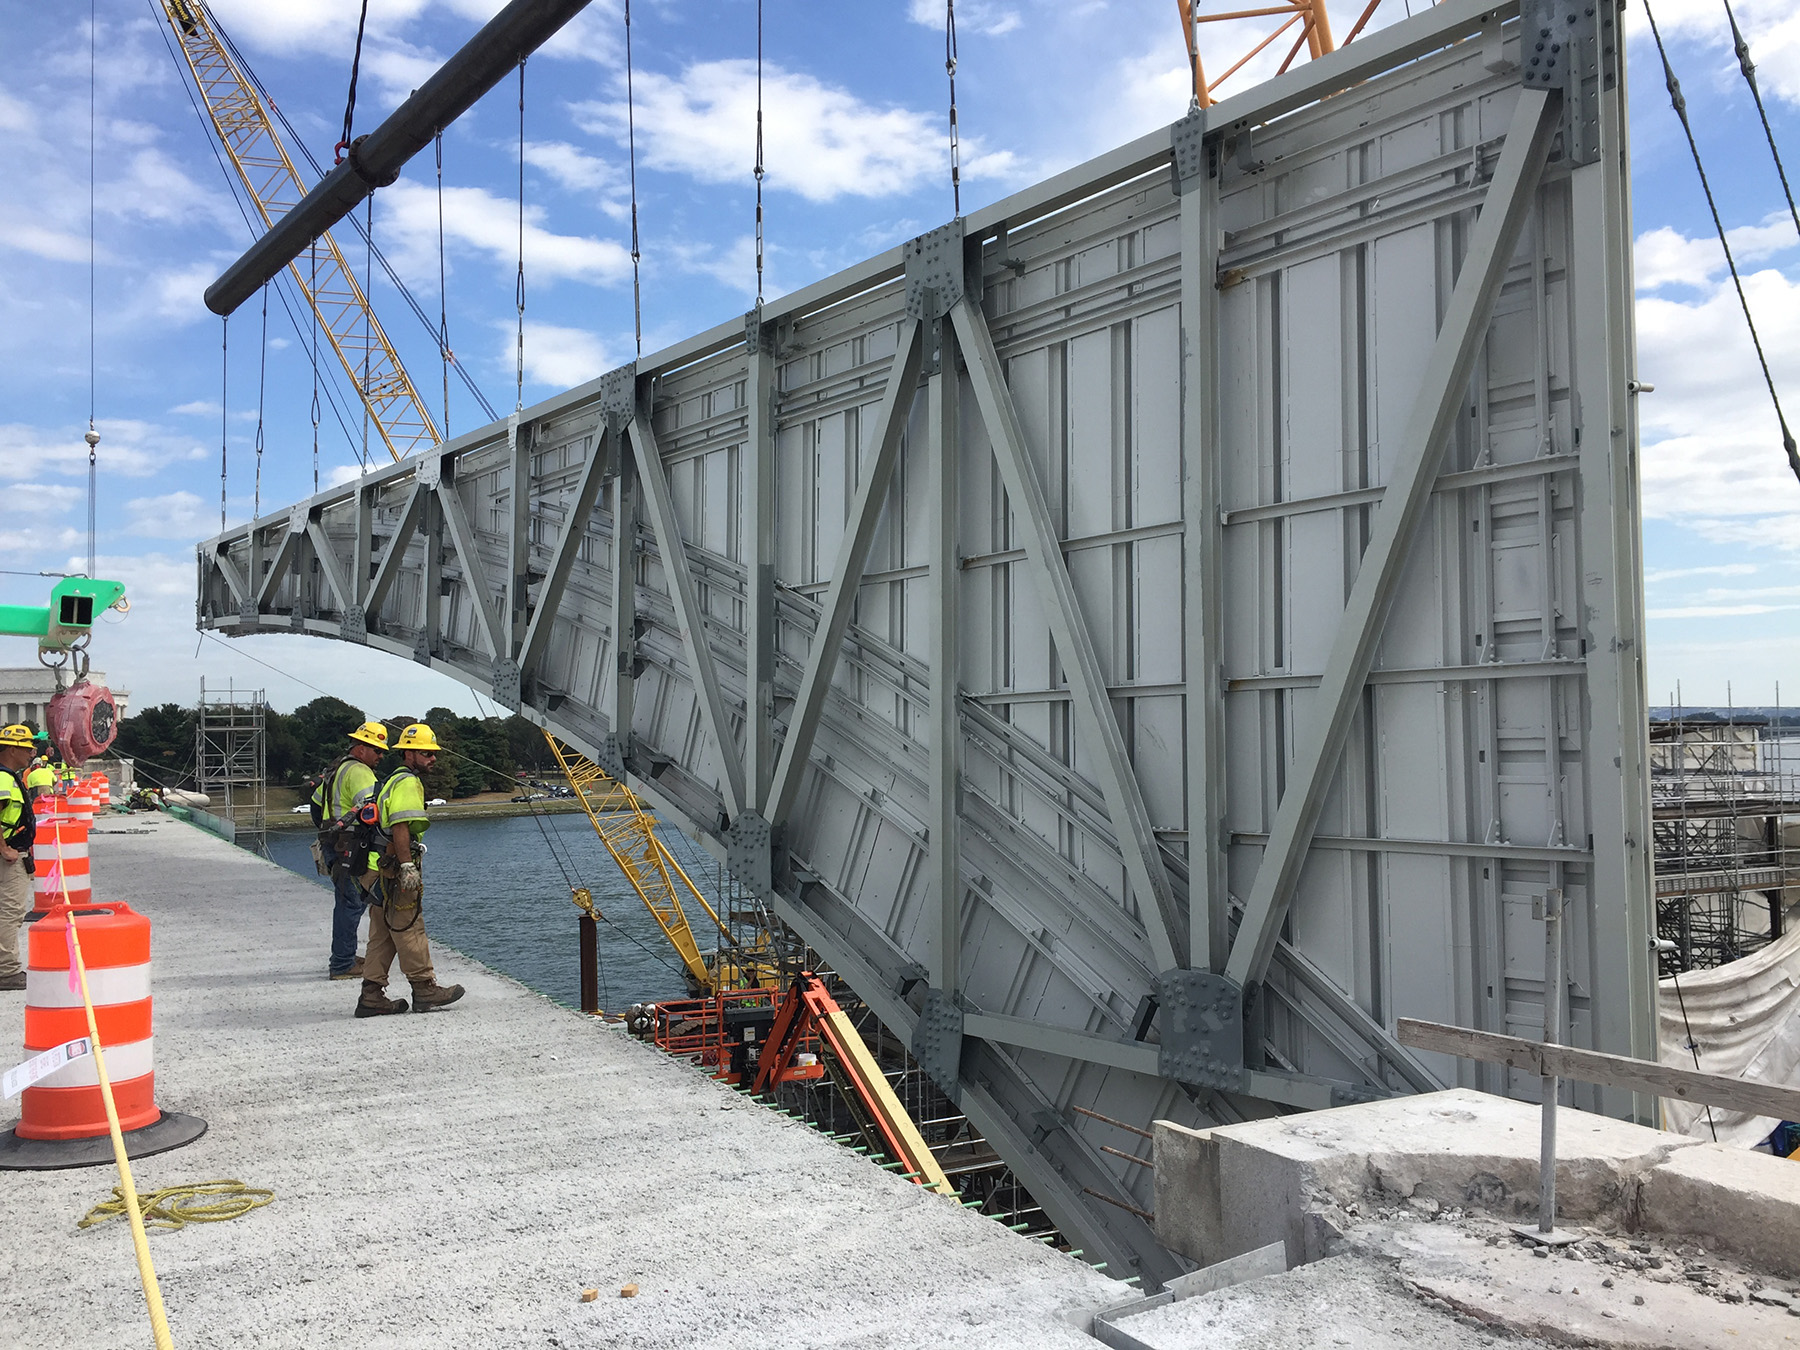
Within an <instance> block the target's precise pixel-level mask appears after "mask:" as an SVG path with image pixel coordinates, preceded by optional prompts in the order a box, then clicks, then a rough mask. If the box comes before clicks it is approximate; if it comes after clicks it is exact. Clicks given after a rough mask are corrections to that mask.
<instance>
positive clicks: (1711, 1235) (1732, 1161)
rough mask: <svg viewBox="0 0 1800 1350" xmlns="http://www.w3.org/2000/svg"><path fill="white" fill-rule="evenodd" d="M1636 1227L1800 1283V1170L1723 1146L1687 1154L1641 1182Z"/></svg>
mask: <svg viewBox="0 0 1800 1350" xmlns="http://www.w3.org/2000/svg"><path fill="white" fill-rule="evenodd" d="M1638 1220H1639V1223H1640V1224H1641V1226H1642V1227H1643V1229H1644V1230H1645V1231H1647V1232H1656V1233H1671V1234H1675V1233H1682V1234H1689V1235H1692V1236H1694V1237H1700V1238H1705V1239H1706V1240H1707V1241H1708V1243H1709V1244H1710V1245H1711V1246H1713V1247H1714V1248H1723V1249H1724V1250H1726V1251H1729V1252H1731V1253H1733V1254H1734V1255H1737V1256H1740V1257H1743V1258H1744V1259H1746V1260H1748V1261H1753V1262H1755V1263H1756V1264H1757V1265H1760V1266H1763V1267H1765V1268H1766V1269H1768V1270H1771V1271H1774V1272H1776V1273H1777V1274H1781V1275H1787V1276H1795V1275H1800V1162H1791V1161H1789V1160H1788V1159H1786V1158H1776V1157H1773V1156H1771V1155H1770V1154H1767V1153H1755V1152H1752V1151H1750V1150H1748V1149H1742V1148H1733V1147H1731V1146H1730V1145H1728V1144H1714V1143H1710V1142H1709V1143H1701V1144H1697V1145H1696V1146H1695V1147H1693V1148H1684V1149H1682V1150H1680V1151H1679V1152H1677V1153H1673V1154H1671V1155H1670V1156H1669V1158H1668V1159H1667V1160H1666V1161H1665V1162H1663V1163H1662V1164H1661V1165H1660V1166H1658V1167H1656V1168H1654V1169H1652V1170H1651V1171H1650V1172H1649V1173H1648V1174H1647V1175H1646V1176H1645V1177H1644V1179H1643V1188H1642V1192H1641V1194H1640V1197H1639V1202H1638Z"/></svg>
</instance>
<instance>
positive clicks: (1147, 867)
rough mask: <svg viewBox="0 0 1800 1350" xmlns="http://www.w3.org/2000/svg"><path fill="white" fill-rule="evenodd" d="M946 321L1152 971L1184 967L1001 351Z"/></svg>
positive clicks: (968, 310)
mask: <svg viewBox="0 0 1800 1350" xmlns="http://www.w3.org/2000/svg"><path fill="white" fill-rule="evenodd" d="M950 317H951V319H952V321H953V322H954V323H955V325H956V335H957V337H958V338H959V339H960V341H961V343H962V349H963V352H964V355H965V357H966V358H967V360H968V364H969V384H970V386H971V387H972V388H973V390H974V393H975V402H976V404H977V405H978V406H979V407H980V409H981V419H982V421H983V423H985V425H986V426H987V433H988V439H989V440H990V441H992V442H993V446H994V458H995V460H996V461H997V462H998V463H999V465H1000V476H1001V478H1002V480H1003V481H1004V482H1005V484H1006V495H1007V498H1008V500H1009V501H1010V503H1011V505H1012V509H1013V511H1014V513H1015V514H1016V515H1017V517H1018V520H1019V524H1020V526H1021V528H1022V530H1023V533H1024V540H1023V542H1024V546H1025V555H1026V565H1027V569H1028V570H1029V572H1030V574H1031V577H1032V579H1033V581H1034V583H1035V584H1036V586H1037V590H1038V595H1039V598H1040V599H1041V601H1042V603H1043V606H1044V617H1045V620H1046V622H1047V623H1048V625H1049V628H1050V635H1051V637H1052V638H1054V639H1055V642H1056V655H1057V659H1058V660H1059V661H1061V662H1062V665H1063V669H1064V672H1065V673H1066V675H1067V676H1068V680H1069V688H1070V691H1071V693H1072V695H1073V697H1072V698H1071V699H1070V704H1071V706H1072V707H1073V709H1074V713H1075V722H1076V735H1078V736H1079V737H1080V738H1081V740H1082V742H1083V743H1084V744H1085V745H1087V746H1089V747H1091V750H1090V753H1092V754H1093V756H1094V762H1095V765H1096V768H1097V770H1098V772H1097V777H1098V778H1099V779H1100V791H1101V794H1102V795H1103V796H1104V797H1105V798H1106V809H1107V813H1108V814H1109V815H1110V816H1111V817H1112V823H1113V832H1114V834H1116V835H1117V836H1118V840H1119V851H1120V852H1121V853H1122V854H1124V857H1125V871H1126V875H1127V876H1128V877H1130V879H1131V888H1132V890H1133V891H1135V892H1136V893H1137V896H1138V903H1139V907H1140V909H1141V910H1142V912H1143V916H1144V929H1145V932H1146V933H1147V934H1148V936H1149V939H1150V951H1151V955H1152V956H1153V957H1154V959H1155V963H1156V968H1157V969H1158V970H1171V969H1174V968H1176V967H1178V966H1185V965H1186V964H1187V941H1186V931H1185V929H1184V928H1183V927H1182V918H1181V914H1180V911H1179V910H1178V909H1177V908H1176V904H1175V895H1174V891H1173V889H1172V888H1171V887H1170V885H1169V873H1168V869H1167V868H1166V867H1164V865H1163V861H1162V855H1161V852H1160V850H1159V848H1158V845H1157V842H1156V832H1155V830H1154V829H1153V827H1152V826H1151V824H1150V812H1149V809H1148V808H1147V807H1146V806H1145V805H1144V797H1143V793H1142V792H1141V791H1139V789H1138V782H1137V775H1136V773H1135V772H1134V771H1133V770H1132V767H1131V758H1130V756H1129V754H1128V753H1127V752H1126V749H1125V737H1124V735H1123V734H1122V733H1121V732H1120V731H1119V719H1118V718H1117V717H1116V716H1115V715H1114V713H1113V709H1112V701H1111V698H1110V697H1109V695H1108V693H1107V687H1106V679H1105V677H1104V675H1103V674H1102V672H1101V670H1100V658H1099V656H1098V655H1097V654H1096V652H1095V651H1094V641H1093V637H1092V636H1091V635H1090V634H1089V632H1088V627H1087V620H1086V619H1085V618H1083V617H1082V613H1081V604H1080V601H1079V600H1078V599H1077V598H1076V595H1075V583H1074V582H1073V581H1072V580H1071V579H1070V577H1069V570H1068V567H1067V566H1066V565H1065V564H1064V562H1063V555H1062V540H1061V538H1060V537H1058V535H1057V533H1056V525H1055V523H1054V522H1053V521H1052V520H1051V518H1050V506H1049V503H1048V502H1047V501H1046V500H1045V498H1044V490H1043V487H1042V486H1041V485H1040V484H1039V482H1038V475H1037V469H1036V467H1035V466H1034V465H1033V464H1032V462H1031V451H1030V449H1029V448H1028V447H1027V446H1026V444H1025V429H1024V428H1023V427H1022V426H1021V425H1020V424H1019V414H1018V411H1017V410H1016V409H1015V408H1014V407H1013V401H1012V395H1011V393H1010V392H1008V390H1007V387H1006V381H1005V379H1004V377H1003V375H1002V373H1001V369H1000V354H999V353H998V352H996V351H995V350H994V339H993V336H992V334H990V333H989V332H988V326H987V320H986V319H985V318H983V317H982V315H981V314H979V313H978V312H977V311H976V310H975V309H974V308H973V307H972V306H970V305H967V304H961V305H958V306H956V308H955V309H953V310H951V311H950ZM1178 934H1179V935H1181V940H1180V941H1177V935H1178Z"/></svg>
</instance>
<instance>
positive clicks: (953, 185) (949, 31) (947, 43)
mask: <svg viewBox="0 0 1800 1350" xmlns="http://www.w3.org/2000/svg"><path fill="white" fill-rule="evenodd" d="M944 74H945V75H947V76H949V77H950V205H951V212H952V214H953V215H954V216H955V217H956V218H958V219H960V218H961V217H962V135H961V131H960V129H959V128H958V126H957V124H956V0H944Z"/></svg>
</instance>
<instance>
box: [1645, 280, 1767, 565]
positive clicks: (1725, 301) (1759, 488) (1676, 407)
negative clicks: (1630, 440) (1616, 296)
mask: <svg viewBox="0 0 1800 1350" xmlns="http://www.w3.org/2000/svg"><path fill="white" fill-rule="evenodd" d="M1744 289H1745V293H1746V295H1747V296H1748V297H1749V301H1750V309H1751V312H1752V313H1753V314H1754V315H1755V316H1756V321H1757V327H1758V331H1759V332H1760V333H1761V335H1762V342H1763V349H1764V351H1765V352H1766V353H1767V354H1768V356H1769V361H1770V366H1771V369H1772V370H1773V371H1774V375H1775V383H1776V388H1777V389H1779V390H1786V391H1794V390H1796V389H1800V283H1796V282H1793V281H1790V280H1788V279H1787V278H1786V277H1784V276H1783V275H1782V274H1781V273H1780V272H1777V271H1773V270H1766V271H1762V272H1756V273H1752V274H1751V275H1749V276H1746V277H1745V278H1744ZM1637 332H1638V371H1639V372H1640V374H1641V377H1642V378H1643V379H1644V380H1646V381H1649V382H1650V383H1652V384H1654V385H1655V386H1656V392H1655V393H1653V394H1643V395H1640V396H1639V397H1638V399H1637V410H1638V417H1639V419H1640V424H1641V429H1642V439H1643V443H1644V444H1643V460H1642V482H1643V498H1644V512H1645V515H1646V516H1649V517H1651V518H1663V519H1671V520H1681V521H1682V522H1683V523H1684V524H1689V525H1691V526H1693V527H1695V528H1697V529H1700V530H1701V531H1702V533H1707V532H1708V531H1709V530H1710V531H1712V534H1711V537H1713V538H1715V539H1718V540H1720V541H1724V540H1725V539H1726V538H1727V537H1728V536H1730V535H1731V534H1733V533H1734V532H1733V531H1731V530H1729V529H1726V528H1724V527H1722V526H1721V525H1720V522H1722V521H1728V520H1730V519H1731V518H1734V517H1745V518H1749V517H1769V516H1772V515H1775V514H1777V513H1782V512H1787V513H1790V514H1791V513H1794V512H1797V511H1800V483H1796V482H1795V479H1794V475H1793V473H1792V471H1791V470H1790V469H1789V468H1788V464H1787V458H1786V455H1785V454H1784V453H1783V450H1782V445H1781V432H1780V428H1779V426H1778V425H1777V423H1776V420H1775V412H1774V409H1773V407H1772V406H1771V404H1770V402H1769V395H1768V391H1767V390H1766V388H1765V387H1764V386H1763V380H1762V373H1761V371H1760V369H1759V368H1758V366H1757V363H1756V354H1755V352H1754V350H1752V348H1751V345H1750V337H1749V334H1748V332H1747V331H1746V329H1745V327H1744V316H1743V313H1742V311H1741V310H1740V308H1739V306H1738V299H1737V294H1736V292H1735V291H1734V290H1733V289H1732V286H1731V283H1730V281H1729V280H1726V281H1723V282H1715V283H1713V284H1712V285H1710V286H1708V287H1705V288H1703V290H1702V294H1701V295H1700V296H1699V297H1698V298H1696V299H1693V300H1673V299H1668V298H1665V297H1662V296H1641V297H1639V299H1638V302H1637ZM1796 413H1800V408H1796V407H1795V406H1794V405H1793V402H1792V398H1791V396H1790V404H1789V407H1788V414H1789V417H1790V419H1793V418H1794V417H1795V414H1796ZM1791 424H1794V423H1791ZM1745 533H1746V534H1747V536H1749V537H1748V538H1746V539H1745V540H1744V542H1761V543H1763V544H1765V545H1766V544H1768V543H1772V542H1775V541H1776V539H1777V538H1778V536H1776V535H1774V534H1772V533H1771V532H1770V531H1769V530H1768V529H1767V528H1763V529H1756V528H1754V527H1753V528H1751V529H1750V530H1748V531H1746V532H1745ZM1758 536H1760V538H1758ZM1786 537H1789V538H1792V537H1793V535H1792V532H1791V531H1790V532H1789V533H1788V535H1787V536H1786Z"/></svg>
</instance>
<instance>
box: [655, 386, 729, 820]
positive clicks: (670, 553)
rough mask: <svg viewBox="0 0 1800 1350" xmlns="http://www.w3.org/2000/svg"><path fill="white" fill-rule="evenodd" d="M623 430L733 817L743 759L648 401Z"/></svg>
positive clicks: (726, 810) (695, 694) (726, 808)
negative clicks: (732, 730)
mask: <svg viewBox="0 0 1800 1350" xmlns="http://www.w3.org/2000/svg"><path fill="white" fill-rule="evenodd" d="M625 434H626V435H627V436H629V437H630V438H631V448H632V451H633V452H634V454H635V455H636V457H637V470H638V481H639V482H640V483H642V484H643V486H644V504H645V505H646V506H648V507H649V508H650V528H651V529H652V530H653V531H655V533H656V547H657V549H658V551H659V552H660V553H661V555H662V565H663V578H664V580H665V581H667V582H668V585H669V600H670V601H671V603H673V604H674V606H675V617H676V621H677V623H678V624H679V625H680V628H681V646H682V650H683V651H684V652H685V653H686V654H687V663H688V672H689V674H690V675H691V676H692V677H693V681H694V697H695V699H697V700H698V701H699V704H700V716H701V718H702V719H703V720H704V721H705V723H706V730H707V733H708V734H709V735H711V737H712V738H713V745H714V746H715V747H716V748H717V750H718V755H719V770H720V775H721V777H723V779H724V780H725V812H726V814H727V815H729V816H730V817H731V818H732V819H734V820H735V819H737V817H738V816H739V815H740V814H741V813H742V812H743V810H744V807H745V805H746V803H745V801H744V761H743V757H742V756H740V755H739V754H738V747H737V741H736V739H735V738H734V737H733V736H732V734H731V722H730V720H729V719H728V718H727V717H726V715H725V700H724V699H723V698H722V697H721V696H720V694H719V671H718V665H717V663H716V662H714V660H713V654H712V646H711V645H710V642H709V640H708V638H707V636H706V626H707V625H706V615H705V614H704V613H703V612H702V611H701V609H700V601H699V599H698V598H697V597H696V595H695V593H694V569H693V567H692V565H691V564H690V563H689V561H688V555H687V541H686V540H685V539H683V538H682V536H681V521H680V520H679V519H678V518H677V517H676V515H675V497H674V494H672V493H671V492H670V491H669V480H668V477H667V476H666V475H665V474H664V473H663V463H662V454H661V452H660V451H659V450H658V449H657V448H656V433H655V431H654V430H652V429H651V425H650V408H649V405H648V404H647V403H640V404H639V406H638V410H637V415H636V416H635V417H633V418H632V419H631V423H630V425H629V426H627V427H626V428H625Z"/></svg>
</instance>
